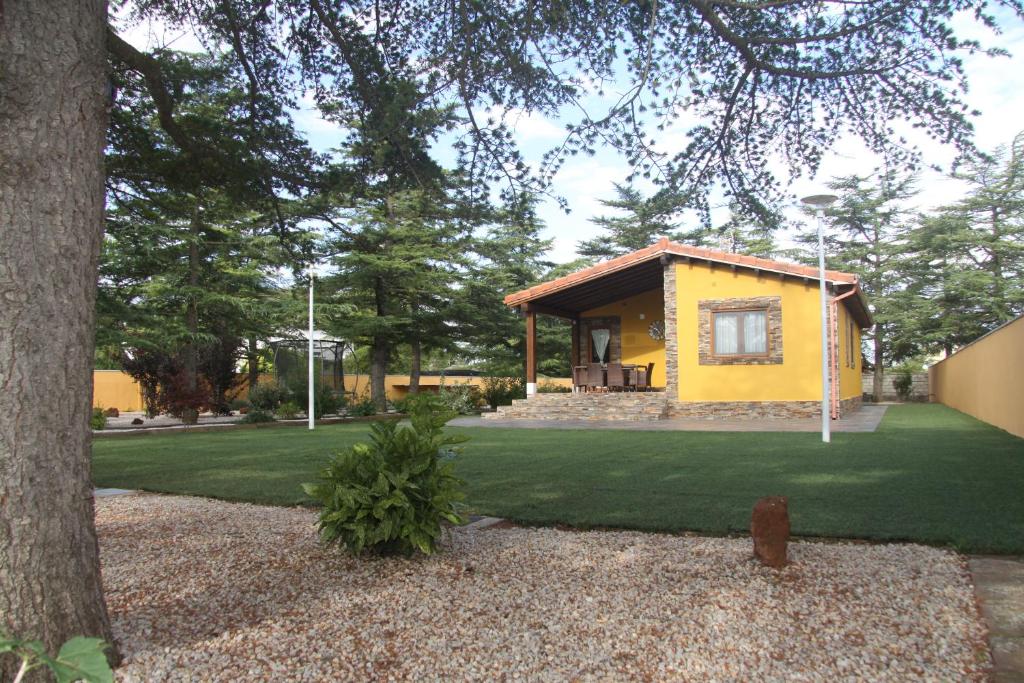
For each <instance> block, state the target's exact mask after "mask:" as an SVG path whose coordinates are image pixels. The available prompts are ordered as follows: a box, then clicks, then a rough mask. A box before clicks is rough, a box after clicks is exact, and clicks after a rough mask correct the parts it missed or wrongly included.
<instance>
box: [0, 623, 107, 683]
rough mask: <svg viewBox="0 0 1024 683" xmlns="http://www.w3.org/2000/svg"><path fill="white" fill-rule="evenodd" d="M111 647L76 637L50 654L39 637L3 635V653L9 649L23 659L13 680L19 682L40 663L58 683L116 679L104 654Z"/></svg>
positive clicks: (0, 647) (0, 648) (0, 646)
mask: <svg viewBox="0 0 1024 683" xmlns="http://www.w3.org/2000/svg"><path fill="white" fill-rule="evenodd" d="M108 647H109V646H108V645H107V644H106V643H105V642H103V641H102V640H100V639H99V638H84V637H82V636H76V637H74V638H72V639H71V640H69V641H67V642H66V643H64V644H63V645H62V646H61V648H60V651H59V652H58V653H57V656H56V657H51V656H50V655H48V654H47V653H46V649H45V648H44V647H43V644H42V643H41V642H39V641H38V640H19V639H17V638H8V637H6V636H3V635H0V654H4V653H8V652H10V653H13V654H14V655H15V656H17V657H19V658H21V667H20V668H19V669H18V673H17V674H15V676H14V683H20V682H21V681H22V680H23V679H24V678H25V675H26V674H28V673H29V672H30V671H32V670H33V669H38V668H39V667H41V666H45V667H47V668H48V669H49V670H50V671H51V672H52V673H53V676H54V678H55V679H56V680H57V683H71V681H85V682H86V683H107V682H108V681H113V680H114V672H113V671H111V669H110V664H109V663H108V662H107V656H106V655H105V654H104V651H105V650H106V649H107V648H108Z"/></svg>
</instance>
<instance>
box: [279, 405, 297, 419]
mask: <svg viewBox="0 0 1024 683" xmlns="http://www.w3.org/2000/svg"><path fill="white" fill-rule="evenodd" d="M299 410H300V409H299V405H298V404H297V403H296V402H295V401H285V402H284V403H282V404H281V405H279V406H278V407H277V410H276V411H274V414H275V415H277V416H278V417H279V418H281V419H282V420H294V419H295V417H296V416H297V415H298V414H299Z"/></svg>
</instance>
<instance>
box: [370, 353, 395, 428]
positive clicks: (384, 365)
mask: <svg viewBox="0 0 1024 683" xmlns="http://www.w3.org/2000/svg"><path fill="white" fill-rule="evenodd" d="M390 356H391V349H390V348H389V347H388V343H387V342H386V341H385V340H384V338H383V337H374V338H373V346H372V349H371V354H370V398H371V399H372V400H373V403H374V405H376V406H377V411H378V412H381V413H383V412H384V411H385V410H387V408H388V395H387V387H386V385H385V383H384V378H385V376H386V375H387V372H388V358H389V357H390Z"/></svg>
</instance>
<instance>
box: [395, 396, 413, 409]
mask: <svg viewBox="0 0 1024 683" xmlns="http://www.w3.org/2000/svg"><path fill="white" fill-rule="evenodd" d="M411 398H413V397H412V396H406V397H405V398H399V399H396V400H394V401H392V402H391V407H392V408H394V410H395V412H398V413H408V412H409V400H410V399H411Z"/></svg>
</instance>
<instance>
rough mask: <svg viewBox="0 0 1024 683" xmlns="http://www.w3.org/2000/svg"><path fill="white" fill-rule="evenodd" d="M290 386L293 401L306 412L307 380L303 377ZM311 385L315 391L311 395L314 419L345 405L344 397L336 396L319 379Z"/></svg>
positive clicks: (307, 402)
mask: <svg viewBox="0 0 1024 683" xmlns="http://www.w3.org/2000/svg"><path fill="white" fill-rule="evenodd" d="M290 386H291V390H292V397H293V399H294V401H295V403H296V404H298V406H299V408H301V409H302V411H303V412H306V411H307V410H308V409H309V382H308V381H306V378H305V377H303V378H302V379H299V380H297V381H295V382H294V383H292V384H291V385H290ZM313 386H314V392H315V395H314V396H313V413H314V415H313V417H315V418H316V419H318V420H319V419H320V418H321V417H323V416H324V415H330V414H333V413H337V412H338V410H339V409H340V408H342V407H343V406H344V405H345V399H344V397H342V396H338V394H336V393H334V390H333V389H331V388H330V387H329V386H326V385H324V384H321V382H320V380H316V381H315V383H314V385H313Z"/></svg>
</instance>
